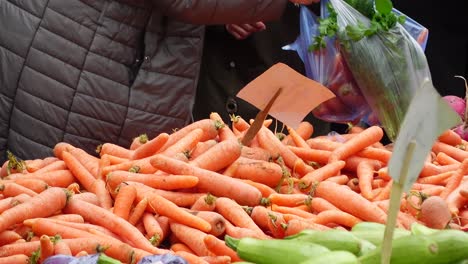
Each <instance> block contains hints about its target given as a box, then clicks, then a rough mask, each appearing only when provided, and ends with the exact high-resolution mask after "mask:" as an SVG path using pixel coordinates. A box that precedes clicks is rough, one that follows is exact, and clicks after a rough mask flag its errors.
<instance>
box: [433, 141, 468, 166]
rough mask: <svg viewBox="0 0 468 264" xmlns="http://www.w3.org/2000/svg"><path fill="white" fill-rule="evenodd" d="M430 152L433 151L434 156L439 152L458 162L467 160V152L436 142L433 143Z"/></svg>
mask: <svg viewBox="0 0 468 264" xmlns="http://www.w3.org/2000/svg"><path fill="white" fill-rule="evenodd" d="M432 151H434V152H435V153H436V154H438V153H439V152H444V153H445V154H447V155H449V156H450V157H452V158H454V159H456V160H458V161H460V162H461V161H463V160H464V159H467V158H468V151H465V150H461V149H459V148H457V147H454V146H451V145H448V144H445V143H442V142H439V141H436V142H435V143H434V145H433V146H432Z"/></svg>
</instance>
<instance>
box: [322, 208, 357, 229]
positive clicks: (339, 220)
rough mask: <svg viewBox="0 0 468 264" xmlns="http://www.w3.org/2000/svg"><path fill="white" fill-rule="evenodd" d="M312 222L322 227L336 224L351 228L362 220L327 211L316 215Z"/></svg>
mask: <svg viewBox="0 0 468 264" xmlns="http://www.w3.org/2000/svg"><path fill="white" fill-rule="evenodd" d="M314 222H315V223H317V224H322V225H327V224H329V223H336V224H339V225H341V226H346V227H353V226H354V225H356V224H358V223H360V222H362V220H361V219H359V218H357V217H355V216H353V215H351V214H348V213H346V212H343V211H340V210H327V211H323V212H320V213H318V214H317V217H316V218H315V219H314Z"/></svg>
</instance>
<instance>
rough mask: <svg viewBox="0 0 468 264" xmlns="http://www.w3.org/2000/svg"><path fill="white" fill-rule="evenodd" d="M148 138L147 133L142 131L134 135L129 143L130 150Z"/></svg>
mask: <svg viewBox="0 0 468 264" xmlns="http://www.w3.org/2000/svg"><path fill="white" fill-rule="evenodd" d="M148 140H149V138H148V135H147V134H145V133H143V134H140V135H139V136H138V137H134V138H133V140H132V143H131V144H130V147H129V149H130V150H136V149H137V148H139V147H141V146H142V145H144V144H145V143H147V142H148Z"/></svg>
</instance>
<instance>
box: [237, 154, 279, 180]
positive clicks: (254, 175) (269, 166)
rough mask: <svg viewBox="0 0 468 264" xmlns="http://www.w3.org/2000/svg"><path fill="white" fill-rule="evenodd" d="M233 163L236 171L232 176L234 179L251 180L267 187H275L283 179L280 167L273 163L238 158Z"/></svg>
mask: <svg viewBox="0 0 468 264" xmlns="http://www.w3.org/2000/svg"><path fill="white" fill-rule="evenodd" d="M235 163H236V169H235V171H234V172H233V175H232V177H234V178H238V179H245V180H251V181H254V182H257V183H262V184H265V185H267V186H269V187H276V186H277V185H278V184H279V182H280V180H281V179H282V177H283V170H282V168H281V166H280V165H278V164H276V163H273V162H268V161H262V160H253V159H248V158H244V157H240V158H238V159H237V160H236V161H235Z"/></svg>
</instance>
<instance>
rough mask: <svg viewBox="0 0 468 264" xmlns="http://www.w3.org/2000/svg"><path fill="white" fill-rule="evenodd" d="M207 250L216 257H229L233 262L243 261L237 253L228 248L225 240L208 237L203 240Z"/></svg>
mask: <svg viewBox="0 0 468 264" xmlns="http://www.w3.org/2000/svg"><path fill="white" fill-rule="evenodd" d="M203 242H204V243H205V246H206V248H207V249H208V250H209V251H210V252H212V253H213V254H215V255H216V256H229V257H230V258H231V260H232V261H233V262H235V261H241V259H240V258H239V256H238V255H237V253H236V252H235V251H234V250H232V249H231V248H230V247H228V246H226V244H225V243H224V241H223V240H221V239H219V238H217V237H215V236H213V235H207V236H205V237H204V238H203Z"/></svg>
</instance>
